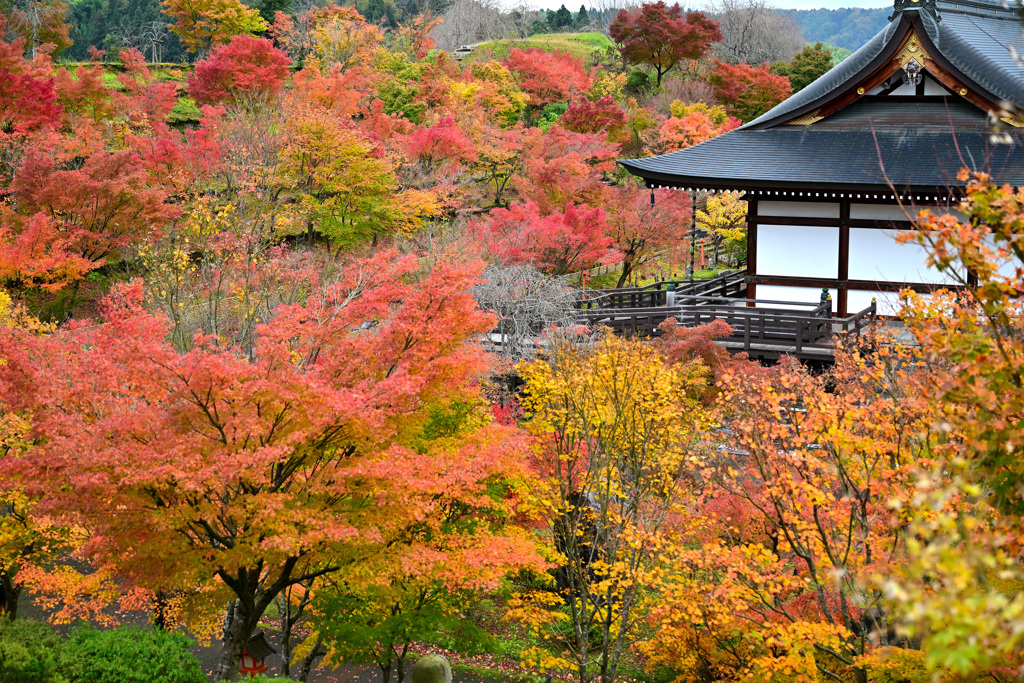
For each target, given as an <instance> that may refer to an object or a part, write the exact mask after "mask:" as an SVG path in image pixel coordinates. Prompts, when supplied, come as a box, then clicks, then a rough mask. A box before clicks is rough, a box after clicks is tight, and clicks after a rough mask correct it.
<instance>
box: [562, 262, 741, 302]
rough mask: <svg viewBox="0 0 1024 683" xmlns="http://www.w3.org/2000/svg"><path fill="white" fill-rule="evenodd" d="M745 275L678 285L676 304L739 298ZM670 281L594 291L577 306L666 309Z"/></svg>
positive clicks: (733, 273) (728, 273)
mask: <svg viewBox="0 0 1024 683" xmlns="http://www.w3.org/2000/svg"><path fill="white" fill-rule="evenodd" d="M745 277H746V275H745V272H744V271H740V270H730V271H726V272H724V273H722V274H721V275H718V276H716V277H714V278H711V279H708V280H694V281H693V282H678V281H676V289H675V292H676V301H679V297H680V296H683V295H697V294H706V295H709V296H719V297H737V296H740V295H741V294H743V293H744V292H745V291H746V288H747V287H746V281H745V279H744V278H745ZM670 282H673V281H671V280H664V281H661V282H654V283H652V284H649V285H646V286H644V287H622V288H619V289H592V290H588V291H587V292H585V293H584V297H585V298H582V299H580V301H579V302H578V303H577V304H576V307H577V308H578V309H580V310H591V309H607V308H650V307H654V306H664V305H665V304H666V302H667V301H668V298H667V294H668V285H669V283H670Z"/></svg>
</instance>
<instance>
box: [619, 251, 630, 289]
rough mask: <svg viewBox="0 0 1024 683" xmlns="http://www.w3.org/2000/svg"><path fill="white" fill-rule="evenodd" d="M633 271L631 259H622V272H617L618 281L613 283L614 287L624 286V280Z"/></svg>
mask: <svg viewBox="0 0 1024 683" xmlns="http://www.w3.org/2000/svg"><path fill="white" fill-rule="evenodd" d="M632 272H633V260H632V259H631V258H629V257H626V258H624V259H622V272H621V273H619V281H618V282H617V283H615V288H616V289H620V288H622V287H625V286H626V280H627V279H629V276H630V274H631V273H632Z"/></svg>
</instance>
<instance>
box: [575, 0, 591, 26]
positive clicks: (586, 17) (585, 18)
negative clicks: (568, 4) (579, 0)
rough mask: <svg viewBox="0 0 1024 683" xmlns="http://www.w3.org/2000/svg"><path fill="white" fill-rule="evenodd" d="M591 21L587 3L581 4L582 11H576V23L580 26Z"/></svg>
mask: <svg viewBox="0 0 1024 683" xmlns="http://www.w3.org/2000/svg"><path fill="white" fill-rule="evenodd" d="M589 23H590V13H589V12H587V6H586V5H580V11H579V12H577V13H576V25H577V26H579V27H580V28H582V27H584V26H586V25H587V24H589Z"/></svg>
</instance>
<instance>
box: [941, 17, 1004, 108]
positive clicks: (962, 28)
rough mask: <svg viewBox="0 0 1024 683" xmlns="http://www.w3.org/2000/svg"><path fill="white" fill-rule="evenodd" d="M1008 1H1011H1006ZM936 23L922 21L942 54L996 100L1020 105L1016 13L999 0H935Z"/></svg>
mask: <svg viewBox="0 0 1024 683" xmlns="http://www.w3.org/2000/svg"><path fill="white" fill-rule="evenodd" d="M1011 4H1013V3H1011ZM938 9H939V16H940V17H941V18H942V19H941V21H935V19H934V18H932V17H931V16H930V15H924V16H922V22H923V24H924V27H925V29H926V30H927V33H928V37H929V38H931V40H932V42H933V43H934V44H935V47H937V48H938V50H939V52H940V53H941V54H942V56H943V57H945V58H946V59H948V60H949V61H950V63H951V64H953V66H955V67H956V68H957V69H959V70H960V71H961V72H963V73H964V75H966V76H967V77H968V78H970V79H971V80H973V81H974V82H975V83H977V84H978V85H980V86H982V87H983V88H985V89H986V90H988V91H989V92H990V93H992V94H993V95H996V96H998V97H999V98H1000V99H1002V100H1005V101H1007V102H1010V103H1012V104H1014V105H1015V106H1017V107H1021V108H1024V66H1022V65H1021V64H1019V63H1018V62H1017V60H1016V59H1015V57H1014V51H1016V52H1017V53H1020V54H1024V39H1022V38H1021V22H1020V19H1021V18H1020V17H1019V16H1017V14H1016V13H1015V12H1014V11H1012V10H1008V9H1006V8H1004V7H1003V5H1002V3H1001V2H978V1H969V2H939V3H938Z"/></svg>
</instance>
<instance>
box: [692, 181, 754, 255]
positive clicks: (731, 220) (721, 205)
mask: <svg viewBox="0 0 1024 683" xmlns="http://www.w3.org/2000/svg"><path fill="white" fill-rule="evenodd" d="M697 223H698V224H700V225H701V226H702V227H703V228H704V230H706V231H707V233H708V236H709V237H710V238H711V242H712V245H713V246H714V250H715V251H714V255H713V257H712V263H713V264H714V265H715V266H717V265H718V257H719V255H720V254H721V251H722V248H723V247H725V249H726V251H728V252H729V253H731V254H734V255H735V256H736V258H737V260H738V261H743V260H745V259H746V250H747V202H746V201H745V200H744V199H743V193H742V192H722V193H720V194H716V195H714V196H712V197H709V198H708V201H707V206H706V208H705V209H703V210H700V209H698V210H697Z"/></svg>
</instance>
